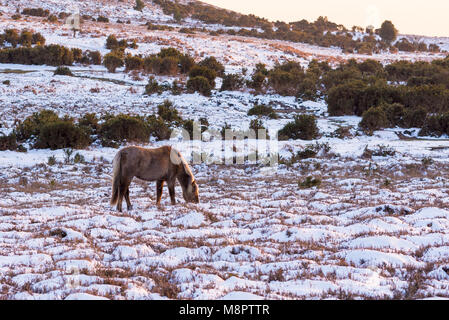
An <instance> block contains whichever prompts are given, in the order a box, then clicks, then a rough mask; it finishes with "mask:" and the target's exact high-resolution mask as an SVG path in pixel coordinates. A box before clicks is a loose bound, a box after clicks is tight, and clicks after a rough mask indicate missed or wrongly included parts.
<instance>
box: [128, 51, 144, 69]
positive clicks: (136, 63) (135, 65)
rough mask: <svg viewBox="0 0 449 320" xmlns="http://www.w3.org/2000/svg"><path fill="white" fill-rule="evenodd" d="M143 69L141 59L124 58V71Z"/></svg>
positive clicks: (129, 56)
mask: <svg viewBox="0 0 449 320" xmlns="http://www.w3.org/2000/svg"><path fill="white" fill-rule="evenodd" d="M142 68H143V59H142V58H141V57H137V56H132V55H128V56H126V58H125V70H126V71H130V70H140V69H142Z"/></svg>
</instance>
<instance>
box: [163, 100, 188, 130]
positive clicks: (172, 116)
mask: <svg viewBox="0 0 449 320" xmlns="http://www.w3.org/2000/svg"><path fill="white" fill-rule="evenodd" d="M157 114H158V116H159V117H160V118H161V119H162V120H164V121H166V122H167V123H169V124H170V125H172V126H176V125H181V124H182V123H183V119H182V118H181V116H180V115H179V112H178V110H176V109H175V107H174V106H173V103H171V102H170V101H169V100H165V101H164V103H162V104H160V105H158V106H157Z"/></svg>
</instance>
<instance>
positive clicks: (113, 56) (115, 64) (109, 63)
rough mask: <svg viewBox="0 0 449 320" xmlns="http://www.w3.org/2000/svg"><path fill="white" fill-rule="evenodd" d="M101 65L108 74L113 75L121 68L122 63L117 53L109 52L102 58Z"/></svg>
mask: <svg viewBox="0 0 449 320" xmlns="http://www.w3.org/2000/svg"><path fill="white" fill-rule="evenodd" d="M103 65H104V66H105V67H106V69H108V71H109V72H111V73H114V72H115V70H116V69H117V68H119V67H123V65H124V62H123V59H122V58H121V57H120V55H119V54H117V52H110V53H108V54H106V55H105V56H104V59H103Z"/></svg>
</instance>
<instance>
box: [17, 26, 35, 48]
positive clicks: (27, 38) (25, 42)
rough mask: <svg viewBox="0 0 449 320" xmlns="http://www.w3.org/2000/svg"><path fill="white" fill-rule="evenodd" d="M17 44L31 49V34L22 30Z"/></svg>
mask: <svg viewBox="0 0 449 320" xmlns="http://www.w3.org/2000/svg"><path fill="white" fill-rule="evenodd" d="M19 44H21V45H22V46H24V47H31V45H32V44H33V34H32V33H31V32H29V31H27V30H23V31H22V32H21V33H20V37H19Z"/></svg>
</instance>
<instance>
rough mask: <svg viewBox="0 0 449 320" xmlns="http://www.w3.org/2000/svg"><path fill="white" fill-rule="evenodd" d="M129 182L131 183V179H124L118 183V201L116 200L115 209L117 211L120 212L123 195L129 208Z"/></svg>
mask: <svg viewBox="0 0 449 320" xmlns="http://www.w3.org/2000/svg"><path fill="white" fill-rule="evenodd" d="M130 184H131V179H126V180H125V181H123V182H122V183H121V184H120V188H119V196H118V202H117V210H118V211H119V212H122V202H123V197H125V200H126V204H127V207H128V210H130V206H131V202H130V201H129V185H130Z"/></svg>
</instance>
